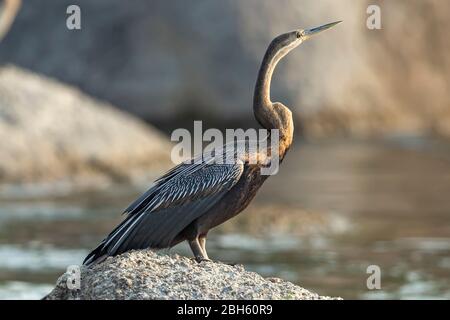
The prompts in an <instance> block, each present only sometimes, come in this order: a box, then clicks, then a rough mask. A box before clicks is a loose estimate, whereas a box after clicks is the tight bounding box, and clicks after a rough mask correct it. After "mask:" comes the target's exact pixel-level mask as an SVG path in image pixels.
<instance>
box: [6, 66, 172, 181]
mask: <svg viewBox="0 0 450 320" xmlns="http://www.w3.org/2000/svg"><path fill="white" fill-rule="evenodd" d="M0 136H1V137H2V138H1V139H0V150H1V153H0V182H1V183H23V182H47V181H48V182H52V181H57V180H62V179H66V180H71V181H76V180H86V179H89V178H92V177H96V178H97V180H98V181H101V180H105V181H106V180H128V179H131V178H132V176H133V174H136V172H138V171H144V170H147V169H150V168H152V167H155V166H158V165H162V164H163V163H166V162H168V160H169V153H170V145H169V142H168V140H167V138H165V137H164V136H163V135H162V134H160V133H159V132H157V131H156V130H155V129H153V128H151V127H149V126H148V125H147V124H145V123H144V122H142V121H140V120H138V119H136V118H135V117H133V116H130V115H127V114H125V113H123V112H122V111H119V110H117V109H115V108H113V107H112V106H111V105H109V104H107V103H103V102H100V101H97V100H95V99H93V98H90V97H89V96H87V95H85V94H83V93H82V92H80V91H79V90H77V89H75V88H73V87H70V86H67V85H64V84H61V83H58V82H56V81H54V80H51V79H49V78H46V77H43V76H40V75H37V74H33V73H31V72H29V71H26V70H23V69H21V68H18V67H14V66H4V67H1V68H0ZM101 178H104V179H101ZM92 180H93V179H92Z"/></svg>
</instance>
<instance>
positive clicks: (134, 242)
mask: <svg viewBox="0 0 450 320" xmlns="http://www.w3.org/2000/svg"><path fill="white" fill-rule="evenodd" d="M243 169H244V165H243V163H241V162H236V163H235V164H209V163H208V162H203V163H200V164H199V163H193V164H181V165H178V166H176V167H175V168H173V169H172V170H171V171H169V172H168V173H166V174H165V175H163V176H162V177H161V178H159V179H158V180H156V182H155V184H154V185H153V186H152V187H151V188H150V189H149V190H147V191H146V192H145V193H144V194H143V195H142V196H141V197H139V198H138V199H137V200H136V201H134V202H133V203H132V204H131V205H130V206H129V207H128V208H127V209H126V210H125V213H127V217H126V218H125V219H124V220H123V221H122V223H121V224H120V225H119V226H117V227H116V228H115V229H114V230H113V231H112V232H111V233H110V234H109V235H108V236H107V237H106V238H105V239H104V240H103V241H102V243H100V245H99V246H98V247H97V248H96V249H95V250H94V251H92V252H91V254H89V255H88V256H87V257H86V259H85V262H84V263H85V264H89V263H91V262H93V261H95V260H97V258H98V257H100V256H102V255H116V254H119V253H122V252H125V251H127V250H131V249H141V248H147V247H151V248H165V247H169V246H170V244H171V243H172V241H173V240H174V238H175V237H176V236H177V235H178V234H179V233H180V232H181V231H182V230H183V229H184V228H186V227H187V226H188V225H189V224H190V223H191V222H193V221H194V220H195V219H197V218H198V217H200V216H201V215H203V214H204V213H206V212H207V211H208V210H209V209H210V208H211V207H212V206H213V205H214V204H216V203H217V202H218V201H219V200H220V199H221V198H222V197H223V196H224V195H225V194H226V193H227V192H228V191H229V190H230V189H231V188H232V187H233V186H234V185H235V184H236V183H237V182H238V181H239V179H240V177H241V175H242V172H243Z"/></svg>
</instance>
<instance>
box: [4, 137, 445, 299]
mask: <svg viewBox="0 0 450 320" xmlns="http://www.w3.org/2000/svg"><path fill="white" fill-rule="evenodd" d="M143 188H145V186H143ZM141 191H143V189H142V188H138V187H129V186H115V187H111V188H108V189H105V190H102V191H97V192H84V193H83V192H81V193H80V192H71V191H70V189H68V188H64V186H61V188H59V189H58V191H57V192H56V193H53V192H48V190H46V188H45V187H37V188H31V189H28V190H27V191H26V193H25V194H24V193H23V190H22V189H20V188H16V189H14V188H8V189H1V192H0V298H2V299H7V298H25V299H26V298H31V299H35V298H41V297H42V296H43V295H45V294H46V293H47V292H49V290H51V288H52V286H53V284H54V283H55V281H56V279H57V277H58V276H59V275H60V274H61V273H62V272H64V270H65V268H66V266H68V265H71V264H79V263H80V262H81V261H82V259H83V258H84V256H85V255H86V254H87V252H88V250H89V249H90V248H92V247H94V246H95V245H96V244H97V242H98V241H99V240H100V239H101V238H102V237H103V236H104V235H105V234H106V233H107V232H108V231H110V230H111V228H112V227H113V226H114V225H115V224H116V223H117V222H118V221H120V218H121V217H120V212H121V210H122V209H123V208H124V207H126V205H127V204H128V203H129V202H130V201H131V200H133V198H135V197H136V196H137V195H138V194H139V193H140V192H141ZM449 191H450V144H449V143H446V142H443V141H426V140H421V139H405V138H391V139H387V140H383V141H371V142H367V141H364V142H363V141H353V142H343V141H326V142H320V143H318V142H314V143H313V142H309V143H303V144H298V145H296V146H295V147H294V148H293V150H292V151H291V153H290V154H289V155H288V157H287V158H286V160H285V162H284V163H283V166H282V168H281V171H280V173H279V174H278V175H277V176H275V177H272V178H271V179H269V180H268V181H267V182H266V184H265V185H264V186H263V188H262V190H261V192H260V193H259V195H258V196H257V198H256V199H255V202H254V203H252V205H251V207H250V208H249V209H248V210H247V211H246V212H244V213H243V214H241V215H240V216H239V217H238V218H237V222H236V221H232V222H229V223H227V224H226V225H224V226H223V227H221V228H220V229H219V230H217V231H213V232H212V233H211V235H210V237H209V242H208V249H209V250H208V251H209V253H210V256H211V257H212V258H215V259H219V260H223V261H230V262H239V263H242V264H244V265H245V266H246V268H247V269H249V270H254V271H257V272H259V273H261V274H263V275H265V276H277V277H281V278H284V279H287V280H290V281H293V282H295V283H298V284H300V285H302V286H304V287H306V288H308V289H310V290H312V291H316V292H318V293H320V294H324V295H339V296H342V297H343V298H347V299H350V298H359V299H370V298H375V299H383V298H402V299H409V298H443V299H448V298H450V196H449ZM172 252H178V253H181V254H186V255H190V253H189V251H188V249H187V248H186V246H184V245H180V246H178V247H176V248H174V249H172ZM369 265H378V266H379V267H380V268H381V287H382V289H381V290H368V289H367V287H366V279H367V277H368V275H367V274H366V268H367V267H368V266H369Z"/></svg>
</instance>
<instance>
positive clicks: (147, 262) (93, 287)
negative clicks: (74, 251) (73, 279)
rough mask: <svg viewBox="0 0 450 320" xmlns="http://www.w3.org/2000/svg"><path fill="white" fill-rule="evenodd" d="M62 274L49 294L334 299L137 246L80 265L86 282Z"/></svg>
mask: <svg viewBox="0 0 450 320" xmlns="http://www.w3.org/2000/svg"><path fill="white" fill-rule="evenodd" d="M68 277H69V274H68V273H65V274H63V275H62V276H61V277H60V278H59V279H58V281H57V285H56V287H55V289H53V291H52V292H51V293H50V294H49V295H48V296H46V297H45V299H48V300H66V299H68V300H72V299H137V300H142V299H299V300H319V299H334V298H331V297H323V296H319V295H318V294H316V293H312V292H310V291H308V290H306V289H303V288H301V287H299V286H297V285H294V284H292V283H290V282H288V281H284V280H282V279H279V278H263V277H262V276H260V275H259V274H257V273H255V272H249V271H246V270H244V268H243V266H241V265H236V266H230V265H227V264H223V263H219V262H209V261H205V262H201V263H197V262H195V261H193V260H192V259H189V258H186V257H182V256H179V255H163V254H159V253H155V252H153V251H151V250H142V251H132V252H128V253H125V254H122V255H120V256H117V257H113V258H108V259H107V260H106V261H105V262H104V263H101V264H99V265H97V266H94V267H91V268H86V267H82V268H81V281H80V286H81V288H80V289H78V290H76V289H68V287H67V283H68ZM69 283H70V282H69Z"/></svg>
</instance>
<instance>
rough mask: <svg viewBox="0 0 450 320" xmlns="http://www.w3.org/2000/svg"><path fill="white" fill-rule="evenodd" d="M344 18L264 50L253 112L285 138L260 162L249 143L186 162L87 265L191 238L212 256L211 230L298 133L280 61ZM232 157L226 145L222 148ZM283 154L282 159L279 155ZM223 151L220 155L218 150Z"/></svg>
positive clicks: (201, 256) (201, 254)
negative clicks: (278, 92)
mask: <svg viewBox="0 0 450 320" xmlns="http://www.w3.org/2000/svg"><path fill="white" fill-rule="evenodd" d="M337 23H338V22H335V23H330V24H327V25H324V26H321V27H318V28H313V29H308V30H295V31H291V32H288V33H285V34H282V35H280V36H278V37H276V38H275V39H274V40H273V41H272V42H271V43H270V45H269V47H268V49H267V51H266V54H265V55H264V58H263V61H262V64H261V67H260V70H259V73H258V78H257V81H256V86H255V92H254V99H253V111H254V114H255V118H256V120H257V121H258V122H259V123H260V124H261V125H262V126H263V127H264V128H266V129H268V130H270V129H278V130H279V141H277V142H278V144H277V146H276V149H273V148H275V146H272V145H268V147H267V150H263V151H264V152H262V153H261V155H260V156H261V157H259V158H258V159H260V160H259V161H258V162H256V163H254V162H251V161H249V159H250V158H254V157H255V156H256V154H255V152H258V151H254V150H250V149H249V148H247V149H245V150H243V152H234V153H233V154H232V155H231V156H232V157H231V159H233V160H232V161H231V162H230V161H227V162H225V163H227V164H217V163H214V161H213V160H214V158H213V157H212V156H211V155H205V154H204V155H203V157H202V155H200V157H202V158H200V159H202V160H201V161H189V162H185V163H182V164H180V165H178V166H176V167H174V168H173V169H172V170H170V171H169V172H168V173H166V174H165V175H164V176H162V177H161V178H159V179H158V180H157V181H156V182H155V184H154V185H153V186H152V187H151V188H150V189H149V190H148V191H147V192H145V193H144V194H143V195H142V196H141V197H140V198H139V199H137V200H136V201H135V202H133V203H132V204H131V205H130V206H129V207H128V208H127V209H126V210H125V213H126V214H127V217H126V218H125V219H124V220H123V221H122V223H121V224H119V225H118V226H117V227H116V228H115V229H114V230H113V231H112V232H111V233H110V234H109V235H108V236H107V237H106V238H105V239H104V240H103V241H102V242H101V243H100V245H99V246H98V247H97V248H95V249H94V250H93V251H92V252H91V253H90V254H89V255H88V256H87V257H86V259H85V260H84V262H83V263H84V264H86V265H91V264H93V263H97V262H100V261H102V260H104V258H105V257H107V256H113V255H117V254H120V253H123V252H125V251H128V250H131V249H143V248H155V249H159V248H167V247H172V246H174V245H176V244H177V243H179V242H181V241H185V240H187V241H188V242H189V245H190V247H191V249H192V252H193V253H194V256H195V258H196V259H197V260H198V261H201V260H205V259H208V255H207V253H206V248H205V243H206V236H207V234H208V232H209V230H210V229H212V228H214V227H216V226H217V225H219V224H221V223H223V222H225V221H227V220H228V219H230V218H232V217H234V216H235V215H237V214H238V213H240V212H241V211H242V210H244V209H245V208H246V207H247V206H248V204H249V203H250V202H251V200H252V199H253V197H254V196H255V194H256V192H257V191H258V189H259V188H260V187H261V185H262V184H263V183H264V181H265V180H266V179H267V177H268V175H263V174H261V169H262V168H263V167H264V166H267V165H268V163H270V162H271V161H272V159H276V160H273V161H280V162H281V161H282V160H283V158H284V156H285V155H286V152H287V151H288V150H289V148H290V146H291V144H292V139H293V133H294V125H293V120H292V113H291V111H290V110H289V109H288V108H287V107H286V106H284V105H283V104H282V103H280V102H272V101H271V99H270V82H271V79H272V74H273V71H274V69H275V66H276V65H277V63H278V62H279V61H280V60H281V59H282V58H283V57H284V56H285V55H286V54H288V53H289V52H290V51H291V50H292V49H294V48H296V47H297V46H298V45H299V44H301V43H302V42H303V41H305V40H307V39H309V38H310V37H311V36H312V35H314V34H317V33H319V32H321V31H323V30H326V29H328V28H330V27H332V26H334V25H336V24H337ZM218 152H219V153H220V152H222V153H223V154H220V156H223V157H226V158H227V159H229V156H230V155H228V154H226V151H225V148H222V151H220V150H219V151H218ZM276 153H277V154H278V156H279V157H278V158H275V157H274V155H275V154H276ZM216 156H217V155H216Z"/></svg>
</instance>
